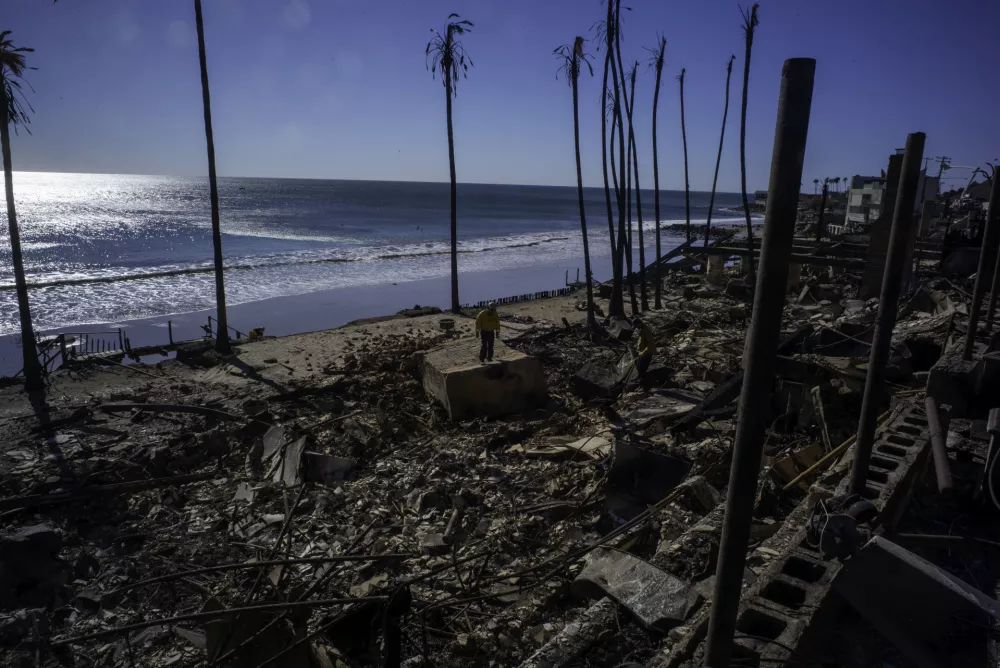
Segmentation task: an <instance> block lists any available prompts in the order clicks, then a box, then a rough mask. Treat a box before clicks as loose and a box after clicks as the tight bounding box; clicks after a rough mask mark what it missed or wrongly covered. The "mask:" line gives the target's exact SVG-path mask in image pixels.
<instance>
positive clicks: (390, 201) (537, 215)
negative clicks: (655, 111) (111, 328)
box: [0, 172, 742, 335]
mask: <svg viewBox="0 0 1000 668" xmlns="http://www.w3.org/2000/svg"><path fill="white" fill-rule="evenodd" d="M14 188H15V201H16V203H17V210H18V219H19V223H20V228H21V241H22V248H23V253H24V261H25V267H26V272H27V277H28V282H29V285H30V286H31V287H30V293H29V294H30V301H31V307H32V313H33V317H34V320H35V323H36V329H37V330H38V331H42V332H44V331H46V330H52V329H56V328H66V327H71V326H81V325H94V324H97V323H121V322H124V321H131V320H139V319H144V318H153V317H160V316H166V315H170V314H182V313H192V312H195V311H200V310H206V309H211V308H213V307H214V305H215V292H214V279H213V276H212V233H211V217H210V208H209V193H208V181H207V179H205V178H196V179H190V178H177V177H167V176H135V175H105V174H58V173H29V172H18V173H16V174H15V175H14ZM584 195H585V204H586V211H587V216H588V227H589V233H590V234H589V236H590V248H591V254H592V257H593V262H594V274H595V277H596V278H598V279H606V278H609V277H610V276H609V274H610V249H609V241H608V226H607V214H606V208H605V200H604V191H603V189H597V188H588V189H586V190H585V192H584ZM660 198H661V212H660V216H661V219H662V222H663V223H670V222H683V221H684V217H685V213H684V193H683V192H676V191H661V195H660ZM219 199H220V210H221V224H222V232H223V237H222V243H223V252H224V255H225V263H226V267H227V271H226V296H227V301H228V303H229V304H230V305H238V304H250V303H253V302H257V301H261V300H266V299H272V298H280V297H291V296H302V295H308V294H310V293H314V292H319V291H325V290H330V289H333V288H346V287H354V286H376V285H392V284H402V283H405V282H411V281H422V280H425V279H431V278H436V277H442V276H446V275H448V273H449V259H448V251H449V248H450V244H449V238H450V237H449V208H448V207H449V187H448V184H447V183H404V182H379V181H333V180H300V179H256V178H222V179H219ZM642 199H643V220H644V222H645V221H648V222H646V223H645V225H644V229H645V230H647V231H649V232H650V234H649V235H648V236H647V247H650V246H651V245H652V239H653V236H652V230H653V229H654V225H655V223H653V218H654V215H653V193H652V191H649V192H643V198H642ZM739 204H740V197H739V195H738V194H732V193H718V194H717V195H716V213H715V215H714V219H715V221H716V222H719V223H720V224H723V225H724V224H727V223H728V224H732V223H735V222H738V221H741V220H742V218H741V217H740V216H739V215H738V214H735V213H733V212H732V211H728V210H727V209H728V208H730V207H735V206H738V205H739ZM707 208H708V193H701V192H698V193H691V218H692V222H693V223H695V222H698V223H703V222H704V220H705V217H706V214H707ZM0 222H2V225H0V335H5V334H12V333H14V332H15V331H17V329H18V320H17V318H18V315H17V302H16V297H15V294H14V290H13V286H14V278H13V273H12V270H11V261H10V245H9V239H8V238H7V225H6V209H5V208H4V209H3V214H2V220H0ZM458 233H459V250H460V252H461V254H460V255H459V270H460V272H461V273H463V274H468V273H471V272H483V271H495V270H498V269H504V270H521V269H523V270H528V269H531V268H537V267H543V266H551V265H560V266H563V265H565V266H567V267H571V266H574V265H575V266H577V267H582V266H583V261H582V242H581V236H580V221H579V213H578V208H577V195H576V188H573V187H548V186H511V185H477V184H460V185H459V190H458ZM681 241H682V239H681V238H680V237H678V236H677V235H676V234H670V235H665V236H664V237H663V247H664V251H666V250H667V249H669V248H672V247H674V246H676V245H677V244H678V243H680V242H681ZM636 250H637V249H636ZM650 257H651V254H647V258H650ZM574 277H575V276H571V279H572V278H574ZM559 278H560V280H559V281H558V282H556V281H555V280H554V279H550V281H551V282H553V284H552V285H538V286H536V287H534V288H533V291H541V290H549V289H553V288H558V287H562V280H561V278H562V276H560V277H559ZM493 296H495V297H501V296H506V295H501V294H497V295H493ZM448 301H449V295H448V293H447V292H445V291H442V294H440V295H428V296H427V298H426V299H425V300H424V302H423V303H425V304H438V305H442V306H443V305H447V303H448ZM463 301H465V299H464V297H463Z"/></svg>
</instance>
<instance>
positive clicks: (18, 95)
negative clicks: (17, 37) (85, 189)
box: [0, 30, 45, 391]
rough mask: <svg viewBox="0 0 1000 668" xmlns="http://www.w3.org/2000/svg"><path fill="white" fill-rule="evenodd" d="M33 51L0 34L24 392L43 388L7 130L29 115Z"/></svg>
mask: <svg viewBox="0 0 1000 668" xmlns="http://www.w3.org/2000/svg"><path fill="white" fill-rule="evenodd" d="M33 51H34V49H29V48H28V47H24V46H21V47H17V46H14V43H13V42H12V41H11V39H10V31H9V30H6V31H4V32H2V33H0V144H2V149H3V175H4V190H5V191H6V195H7V226H8V228H9V229H10V255H11V261H12V263H13V265H14V286H15V289H16V292H17V310H18V315H19V316H20V320H21V353H22V355H23V357H24V387H25V389H27V390H28V391H33V390H40V389H42V388H44V387H45V379H44V378H43V377H42V364H41V362H39V360H38V348H37V347H36V344H35V330H34V327H33V326H32V323H31V306H30V305H29V303H28V283H27V280H26V279H25V276H24V259H23V258H22V257H21V232H20V229H19V228H18V226H17V210H16V209H15V208H14V168H13V164H12V160H11V156H10V128H11V126H13V127H14V131H15V132H16V131H17V129H18V127H25V126H27V124H28V122H29V120H30V119H29V117H28V112H29V111H33V110H32V109H31V105H30V104H28V101H27V100H26V99H25V98H24V93H23V92H22V90H21V84H22V82H24V73H25V71H27V70H29V69H31V68H29V67H28V66H27V63H26V61H25V54H26V53H32V52H33Z"/></svg>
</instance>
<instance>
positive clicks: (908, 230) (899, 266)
mask: <svg viewBox="0 0 1000 668" xmlns="http://www.w3.org/2000/svg"><path fill="white" fill-rule="evenodd" d="M924 139H925V135H924V133H923V132H914V133H912V134H909V135H907V137H906V150H905V152H904V153H903V166H902V170H901V175H900V179H899V190H898V191H897V194H896V205H895V207H894V210H893V218H892V231H891V232H890V235H889V255H888V257H887V258H886V261H885V272H884V274H883V275H882V294H881V297H880V298H879V302H878V316H877V317H876V319H875V333H874V334H873V335H872V349H871V354H870V355H869V357H868V376H867V379H866V380H865V393H864V397H863V399H862V400H861V418H860V419H859V420H858V439H857V441H856V442H855V443H854V464H853V466H852V467H851V493H852V494H860V495H864V492H865V486H866V483H867V482H868V464H869V460H870V459H871V454H872V445H873V444H874V443H875V422H876V420H877V418H878V414H879V404H880V403H881V400H882V393H883V385H884V380H885V365H886V362H887V361H888V359H889V347H890V344H891V342H892V330H893V329H894V328H895V326H896V308H897V305H898V302H899V290H900V285H901V283H902V280H903V265H904V264H905V262H906V246H907V242H908V238H909V236H910V234H912V233H913V231H914V230H913V204H914V201H915V200H916V198H917V181H918V180H919V178H920V161H921V159H922V158H923V154H924Z"/></svg>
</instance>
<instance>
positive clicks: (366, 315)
mask: <svg viewBox="0 0 1000 668" xmlns="http://www.w3.org/2000/svg"><path fill="white" fill-rule="evenodd" d="M670 247H671V248H672V247H673V245H671V246H670ZM649 250H650V249H649V248H647V251H649ZM592 260H597V261H596V262H594V266H593V267H592V271H593V272H594V274H595V275H598V276H602V275H604V273H605V271H604V270H605V269H606V271H607V273H608V274H610V271H611V258H610V256H607V257H601V258H592ZM582 264H583V262H582V258H581V261H580V263H579V265H582ZM577 268H578V266H577V265H576V264H575V263H554V264H543V265H538V266H533V267H516V268H509V269H499V270H485V271H467V272H463V273H460V274H459V291H460V292H459V294H460V296H461V300H462V303H463V304H474V303H476V302H479V301H483V300H488V299H503V298H507V297H511V296H514V295H522V294H529V293H535V292H541V291H549V290H555V289H559V288H563V287H566V286H565V278H566V272H569V279H570V281H573V280H575V277H576V273H575V272H576V269H577ZM579 268H580V269H581V273H582V266H580V267H579ZM450 284H451V278H450V276H439V277H435V278H427V279H419V280H415V281H405V282H398V283H377V284H370V285H362V286H350V287H332V288H329V289H326V290H318V291H314V292H307V293H303V294H299V295H292V296H284V297H270V298H267V299H262V300H257V301H251V302H246V303H242V304H234V305H230V306H228V307H227V314H228V320H229V324H230V326H231V327H234V328H236V329H239V330H240V331H241V332H249V331H250V330H251V329H253V328H255V327H264V328H265V332H264V333H265V335H266V336H268V337H271V336H276V337H282V336H290V335H294V334H307V333H312V332H320V331H326V330H331V329H338V328H342V327H344V326H346V325H349V324H351V323H354V322H356V321H358V320H366V319H370V318H381V317H391V316H393V315H395V314H396V313H398V312H399V311H401V310H403V309H409V308H413V307H414V306H418V305H419V306H422V307H426V306H437V307H440V308H441V309H442V310H447V309H448V308H449V306H450V304H449V303H448V302H449V299H450V297H449V295H450ZM215 314H216V310H215V309H214V308H212V309H202V310H198V311H191V312H186V313H176V314H170V315H163V316H154V317H149V318H137V319H133V320H122V321H117V322H100V323H92V324H86V325H69V326H65V327H58V328H49V329H45V330H39V333H40V334H43V335H45V336H49V335H53V334H60V333H64V332H73V333H96V332H101V331H105V332H106V331H109V330H114V329H117V328H121V329H123V330H124V332H125V333H126V335H127V336H128V337H129V340H130V342H131V344H132V346H133V347H136V348H138V347H143V346H156V345H166V344H168V343H169V336H168V322H169V323H170V327H172V330H173V339H174V341H175V342H180V341H188V340H194V339H199V338H202V336H203V334H204V332H203V330H202V325H205V324H207V321H208V317H209V316H212V317H213V318H214V317H215ZM18 336H19V335H18V334H16V333H15V334H9V335H6V336H2V337H0V375H5V376H9V375H12V374H14V373H16V372H17V371H18V370H19V369H20V368H21V352H20V346H19V345H18V344H17V343H16V340H17V338H18Z"/></svg>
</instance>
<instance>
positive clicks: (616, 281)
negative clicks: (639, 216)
mask: <svg viewBox="0 0 1000 668" xmlns="http://www.w3.org/2000/svg"><path fill="white" fill-rule="evenodd" d="M594 27H595V29H596V33H597V38H598V44H599V45H600V44H602V43H603V45H604V49H605V55H604V79H603V84H602V87H601V171H602V172H603V175H604V202H605V205H606V207H607V213H608V234H609V236H610V240H611V286H612V289H611V302H610V304H609V306H608V311H609V315H612V316H617V317H624V315H625V304H624V301H623V300H622V267H621V261H620V258H619V255H618V245H617V243H616V242H615V217H614V212H613V211H612V208H611V185H610V183H609V182H608V123H609V122H610V123H611V124H612V127H611V136H612V141H613V138H614V134H615V130H614V122H615V120H614V119H615V116H614V107H613V104H611V103H609V99H610V100H614V99H615V93H614V92H611V91H610V90H609V89H608V71H609V70H611V69H613V68H611V53H612V51H613V50H614V3H612V2H611V0H608V16H607V18H606V19H605V20H604V21H602V22H598V23H596V24H595V26H594ZM598 50H600V47H598ZM614 80H615V89H616V90H617V87H618V85H617V81H618V77H617V75H616V76H615V78H614ZM609 117H610V119H611V120H610V121H609V120H608V119H609ZM611 150H612V157H611V168H612V169H614V167H615V165H614V144H613V143H612V145H611ZM615 197H616V198H617V197H618V186H617V183H616V185H615Z"/></svg>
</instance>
